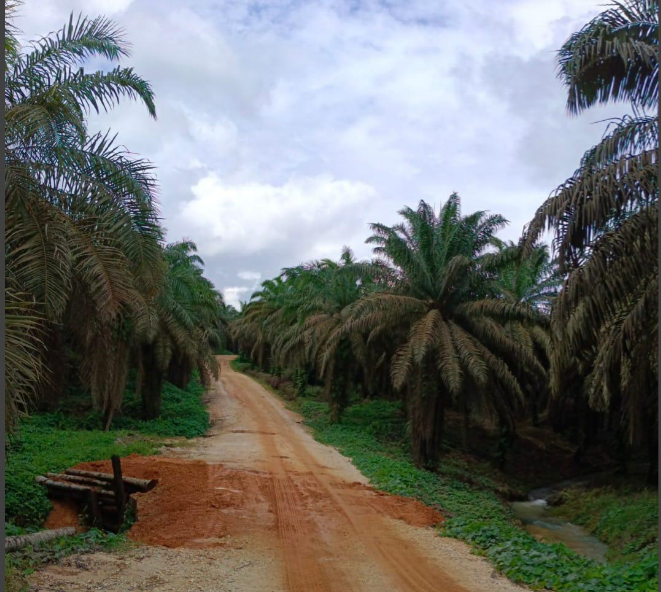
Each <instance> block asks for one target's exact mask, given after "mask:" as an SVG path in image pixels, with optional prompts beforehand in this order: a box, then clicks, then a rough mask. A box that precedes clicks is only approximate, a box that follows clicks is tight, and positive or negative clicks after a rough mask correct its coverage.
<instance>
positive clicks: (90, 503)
mask: <svg viewBox="0 0 661 592" xmlns="http://www.w3.org/2000/svg"><path fill="white" fill-rule="evenodd" d="M87 509H88V511H89V515H90V524H91V525H92V526H101V525H102V524H103V518H102V517H101V508H100V507H99V494H98V493H97V492H96V491H95V490H94V489H90V490H89V493H88V494H87Z"/></svg>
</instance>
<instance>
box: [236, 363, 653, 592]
mask: <svg viewBox="0 0 661 592" xmlns="http://www.w3.org/2000/svg"><path fill="white" fill-rule="evenodd" d="M233 366H234V368H235V369H236V370H238V371H245V370H246V369H248V366H247V365H246V364H241V363H239V362H237V361H236V360H235V361H234V362H233ZM260 382H262V384H265V383H264V382H263V381H260ZM272 390H273V389H272ZM274 392H277V391H274ZM287 404H288V405H289V407H290V408H291V409H293V410H294V411H297V412H298V413H300V414H301V415H302V416H303V417H304V419H305V423H306V425H308V426H309V427H310V428H311V429H312V432H313V435H314V437H315V438H316V439H317V440H319V441H320V442H322V443H324V444H328V445H331V446H334V447H336V448H337V449H338V450H339V451H340V452H341V453H342V454H344V455H345V456H347V457H349V458H350V459H351V460H352V461H353V463H354V464H355V465H356V467H357V468H358V469H359V470H360V471H361V472H362V473H363V474H364V475H365V476H366V477H367V478H368V479H369V480H370V482H371V483H372V485H374V486H375V487H377V488H379V489H381V490H383V491H386V492H389V493H394V494H398V495H404V496H409V497H413V498H415V499H418V500H420V501H421V502H423V503H425V504H427V505H430V506H433V507H436V508H439V509H441V510H442V511H443V512H444V513H445V514H446V515H447V516H449V518H448V519H447V520H446V522H445V524H444V527H443V530H442V532H441V534H442V535H444V536H451V537H454V538H458V539H461V540H464V541H466V542H468V543H469V544H471V545H472V546H473V548H474V550H475V552H476V553H478V554H480V555H483V556H485V557H487V558H488V559H489V560H490V561H491V562H492V563H493V564H494V565H495V567H496V568H497V569H498V570H499V571H501V572H502V573H504V574H505V575H506V576H507V577H509V578H510V579H512V580H513V581H515V582H518V583H521V584H525V585H528V586H529V587H531V588H533V589H543V588H545V589H549V590H556V591H558V592H629V591H632V592H633V591H638V592H643V591H644V592H651V591H653V590H657V587H658V584H657V582H658V566H657V554H656V552H655V551H654V552H652V551H651V550H650V552H648V553H645V554H642V555H640V556H639V557H638V558H637V560H636V561H635V562H624V561H619V562H614V563H609V564H600V563H598V562H596V561H593V560H591V559H587V558H584V557H581V556H579V555H578V554H576V553H575V552H573V551H572V550H570V549H568V548H567V547H566V546H564V545H562V544H549V543H545V542H540V541H538V540H537V539H535V538H534V537H533V536H531V535H530V534H528V533H527V532H526V531H524V530H523V529H522V528H520V527H519V526H518V525H517V523H516V522H515V520H514V517H513V515H512V513H511V511H510V509H509V507H508V506H507V505H506V504H504V503H503V502H502V501H501V498H500V497H499V495H498V491H499V484H498V483H497V480H495V479H494V478H493V476H492V475H490V473H489V469H488V467H487V466H486V465H484V466H482V467H480V464H479V463H469V462H468V461H467V460H466V459H462V458H457V456H456V455H454V454H453V453H452V452H451V451H447V453H446V454H445V456H444V459H445V460H444V462H443V463H442V465H441V467H440V468H439V470H438V472H437V473H431V472H429V471H424V470H421V469H418V468H417V467H415V465H414V464H413V462H412V459H411V457H410V455H409V452H408V446H407V439H406V429H405V424H404V419H403V416H402V413H401V408H400V406H399V404H398V403H391V402H386V401H371V402H366V403H360V404H355V405H352V406H351V407H349V408H348V409H347V411H346V414H345V417H344V419H343V421H342V423H340V424H331V423H330V422H329V420H328V407H327V405H326V404H325V403H323V402H321V401H320V400H318V398H316V397H308V396H306V397H300V398H298V399H295V400H292V401H287Z"/></svg>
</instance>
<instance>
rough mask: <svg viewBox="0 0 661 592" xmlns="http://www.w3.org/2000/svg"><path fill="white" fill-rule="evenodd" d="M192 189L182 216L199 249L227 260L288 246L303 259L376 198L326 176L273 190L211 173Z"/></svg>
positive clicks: (350, 224)
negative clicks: (239, 182) (296, 250)
mask: <svg viewBox="0 0 661 592" xmlns="http://www.w3.org/2000/svg"><path fill="white" fill-rule="evenodd" d="M192 191H193V194H194V196H195V197H194V199H192V200H191V201H188V202H186V203H184V204H183V205H182V206H181V218H182V219H183V220H184V221H185V223H186V225H187V227H188V228H192V229H194V236H195V237H196V240H197V241H198V243H199V246H200V251H201V252H205V253H209V254H211V255H215V254H224V255H230V256H237V255H242V254H254V253H261V252H264V251H265V250H267V249H270V248H273V247H276V246H277V248H279V249H283V248H286V247H287V246H291V247H292V248H294V249H299V251H300V253H301V257H305V254H306V252H308V251H309V250H310V249H311V248H313V247H314V245H315V244H316V243H317V242H318V241H320V240H325V239H327V238H328V237H330V236H334V235H337V234H340V235H341V234H343V233H344V232H346V231H347V230H352V228H355V224H354V221H355V218H354V217H353V214H354V212H355V211H356V210H357V209H358V208H359V207H360V206H361V205H362V204H364V203H365V202H366V201H368V200H370V199H373V198H375V197H376V191H375V189H374V188H373V187H371V186H369V185H367V184H365V183H362V182H360V181H347V180H336V179H333V178H332V177H330V176H328V175H320V176H317V177H302V178H295V179H291V180H290V181H288V182H287V183H285V184H283V185H280V186H277V185H269V184H261V183H243V184H233V185H232V184H226V183H223V181H222V180H221V179H220V178H219V177H218V176H217V175H215V174H211V175H208V176H206V177H204V178H203V179H201V180H200V181H199V182H198V183H197V184H196V185H195V186H194V187H193V190H192ZM245 279H247V278H245Z"/></svg>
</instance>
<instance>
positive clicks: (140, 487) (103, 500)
mask: <svg viewBox="0 0 661 592" xmlns="http://www.w3.org/2000/svg"><path fill="white" fill-rule="evenodd" d="M111 460H112V469H113V472H112V473H99V472H96V471H81V470H79V469H67V470H66V471H64V473H46V474H45V475H43V476H42V475H38V476H37V477H35V481H36V482H37V483H41V484H42V485H44V486H45V487H46V488H47V489H48V495H49V497H52V498H63V497H64V498H69V499H74V500H76V501H78V502H79V503H82V504H83V505H84V506H85V507H86V508H87V514H88V517H89V522H90V525H91V526H96V527H99V528H104V529H105V530H109V531H111V532H118V531H119V529H120V528H121V526H122V524H123V523H124V514H125V512H126V508H127V506H131V507H132V508H133V509H135V502H134V500H133V498H131V497H130V496H131V494H133V493H137V492H145V491H150V490H151V489H153V488H154V487H156V485H157V484H158V480H157V479H136V478H135V477H124V476H123V475H122V466H121V463H120V460H119V457H118V456H113V457H112V459H111Z"/></svg>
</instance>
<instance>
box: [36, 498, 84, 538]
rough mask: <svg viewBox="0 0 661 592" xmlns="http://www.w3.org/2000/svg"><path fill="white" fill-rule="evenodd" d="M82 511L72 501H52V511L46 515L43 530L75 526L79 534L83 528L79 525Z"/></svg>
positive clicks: (78, 505)
mask: <svg viewBox="0 0 661 592" xmlns="http://www.w3.org/2000/svg"><path fill="white" fill-rule="evenodd" d="M81 511H82V508H81V507H80V504H78V503H77V502H75V501H74V500H53V509H52V510H51V511H50V514H48V518H47V519H46V522H45V523H44V528H48V529H51V528H64V527H65V526H75V527H76V530H78V531H79V532H81V531H82V530H83V527H82V526H81V525H80V524H79V514H80V512H81Z"/></svg>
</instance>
